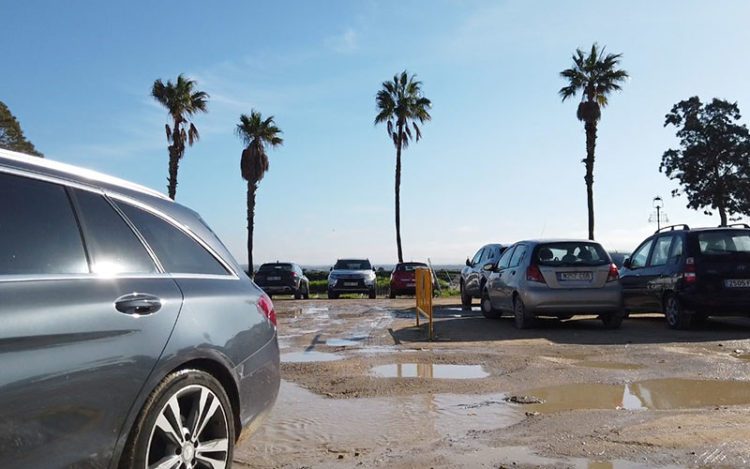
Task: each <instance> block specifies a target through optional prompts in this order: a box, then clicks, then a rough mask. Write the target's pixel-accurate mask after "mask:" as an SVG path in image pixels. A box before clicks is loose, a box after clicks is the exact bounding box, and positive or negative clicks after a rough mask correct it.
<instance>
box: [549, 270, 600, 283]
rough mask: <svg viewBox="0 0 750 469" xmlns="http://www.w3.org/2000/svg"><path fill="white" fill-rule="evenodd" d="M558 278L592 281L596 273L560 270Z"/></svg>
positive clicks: (571, 280)
mask: <svg viewBox="0 0 750 469" xmlns="http://www.w3.org/2000/svg"><path fill="white" fill-rule="evenodd" d="M557 278H558V279H559V280H560V281H562V282H575V281H586V280H588V281H591V280H592V279H593V278H594V274H593V272H560V273H558V274H557Z"/></svg>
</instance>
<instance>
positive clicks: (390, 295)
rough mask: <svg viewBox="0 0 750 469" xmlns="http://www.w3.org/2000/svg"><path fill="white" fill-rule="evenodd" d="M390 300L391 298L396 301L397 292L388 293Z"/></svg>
mask: <svg viewBox="0 0 750 469" xmlns="http://www.w3.org/2000/svg"><path fill="white" fill-rule="evenodd" d="M388 298H390V299H392V300H394V299H396V292H395V291H393V290H391V291H389V292H388Z"/></svg>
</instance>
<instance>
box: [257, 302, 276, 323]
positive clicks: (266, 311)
mask: <svg viewBox="0 0 750 469" xmlns="http://www.w3.org/2000/svg"><path fill="white" fill-rule="evenodd" d="M258 307H259V308H260V311H261V312H262V313H263V316H265V317H266V318H267V319H268V320H269V321H271V324H273V325H274V326H275V325H276V311H274V309H273V301H271V298H269V297H268V295H265V294H264V295H260V298H259V299H258Z"/></svg>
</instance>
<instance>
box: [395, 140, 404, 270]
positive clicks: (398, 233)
mask: <svg viewBox="0 0 750 469" xmlns="http://www.w3.org/2000/svg"><path fill="white" fill-rule="evenodd" d="M401 136H402V131H401V127H399V130H398V144H397V145H396V247H397V249H398V261H399V262H404V254H403V252H402V250H401Z"/></svg>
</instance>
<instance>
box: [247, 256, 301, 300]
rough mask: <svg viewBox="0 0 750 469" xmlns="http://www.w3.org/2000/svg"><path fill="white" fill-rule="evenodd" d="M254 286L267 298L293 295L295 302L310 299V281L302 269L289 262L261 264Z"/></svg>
mask: <svg viewBox="0 0 750 469" xmlns="http://www.w3.org/2000/svg"><path fill="white" fill-rule="evenodd" d="M254 280H255V284H256V285H258V286H259V287H260V288H262V289H263V291H264V292H266V294H267V295H268V296H271V297H272V296H273V295H294V298H295V299H296V300H300V299H302V298H304V299H308V298H310V281H309V280H308V279H307V277H305V274H304V273H302V267H300V266H298V265H297V264H294V263H291V262H278V261H276V262H274V263H272V264H263V265H261V266H260V268H259V269H258V272H256V274H255V279H254Z"/></svg>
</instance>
